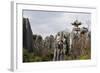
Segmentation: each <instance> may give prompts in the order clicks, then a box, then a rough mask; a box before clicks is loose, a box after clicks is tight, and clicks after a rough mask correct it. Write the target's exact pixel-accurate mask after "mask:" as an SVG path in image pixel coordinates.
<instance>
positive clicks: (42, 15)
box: [23, 10, 91, 38]
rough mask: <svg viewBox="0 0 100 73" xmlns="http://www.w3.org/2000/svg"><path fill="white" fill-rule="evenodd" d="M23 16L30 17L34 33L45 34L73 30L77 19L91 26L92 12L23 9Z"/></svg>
mask: <svg viewBox="0 0 100 73" xmlns="http://www.w3.org/2000/svg"><path fill="white" fill-rule="evenodd" d="M23 17H28V18H29V21H30V24H31V28H32V32H33V34H34V33H35V34H39V35H42V36H43V38H45V36H48V35H51V34H53V35H54V34H56V33H57V32H58V31H61V30H65V29H66V31H71V30H72V25H71V23H72V22H74V21H75V20H76V19H77V20H79V21H81V22H82V26H85V27H87V24H88V25H89V26H90V27H91V14H86V13H68V12H46V11H27V10H26V11H25V10H24V11H23Z"/></svg>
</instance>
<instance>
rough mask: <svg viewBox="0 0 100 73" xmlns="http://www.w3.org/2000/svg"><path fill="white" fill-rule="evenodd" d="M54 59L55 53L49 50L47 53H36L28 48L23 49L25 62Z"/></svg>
mask: <svg viewBox="0 0 100 73" xmlns="http://www.w3.org/2000/svg"><path fill="white" fill-rule="evenodd" d="M52 59H53V53H52V52H50V51H49V53H48V54H47V55H36V54H34V53H33V52H32V53H30V52H28V50H27V49H23V62H41V61H51V60H52Z"/></svg>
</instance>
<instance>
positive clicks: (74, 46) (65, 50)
mask: <svg viewBox="0 0 100 73" xmlns="http://www.w3.org/2000/svg"><path fill="white" fill-rule="evenodd" d="M70 25H72V26H73V29H72V31H71V32H68V31H67V30H65V31H59V32H57V33H56V35H55V36H54V35H52V34H50V35H49V36H46V37H45V38H44V39H43V37H42V35H39V34H34V32H32V30H31V25H30V21H29V19H28V18H23V62H42V61H63V60H66V61H67V60H87V59H91V31H89V30H88V28H86V27H84V26H83V27H80V25H82V23H81V21H80V22H79V21H78V20H75V21H74V22H72V23H71V24H70ZM65 27H67V25H66V26H65Z"/></svg>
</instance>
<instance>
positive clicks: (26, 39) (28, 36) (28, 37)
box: [23, 18, 33, 52]
mask: <svg viewBox="0 0 100 73" xmlns="http://www.w3.org/2000/svg"><path fill="white" fill-rule="evenodd" d="M32 39H33V37H32V30H31V26H30V22H29V19H28V18H23V48H25V49H28V51H29V52H32V51H33V48H32V43H33V41H32Z"/></svg>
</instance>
